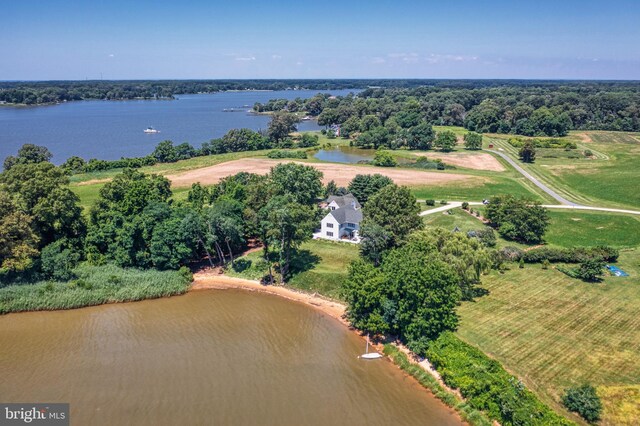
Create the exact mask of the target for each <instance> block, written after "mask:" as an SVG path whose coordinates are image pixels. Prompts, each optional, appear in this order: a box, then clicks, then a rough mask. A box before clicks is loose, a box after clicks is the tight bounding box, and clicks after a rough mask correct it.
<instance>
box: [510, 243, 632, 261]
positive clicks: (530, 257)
mask: <svg viewBox="0 0 640 426" xmlns="http://www.w3.org/2000/svg"><path fill="white" fill-rule="evenodd" d="M619 254H620V252H619V251H618V250H617V249H615V248H613V247H609V246H597V247H572V248H555V247H546V246H545V247H538V248H535V249H532V250H529V251H527V252H525V253H523V258H524V261H525V262H526V263H542V262H544V261H545V260H547V261H548V262H551V263H582V262H586V261H587V260H590V259H595V260H599V261H602V262H615V261H616V260H617V259H618V256H619Z"/></svg>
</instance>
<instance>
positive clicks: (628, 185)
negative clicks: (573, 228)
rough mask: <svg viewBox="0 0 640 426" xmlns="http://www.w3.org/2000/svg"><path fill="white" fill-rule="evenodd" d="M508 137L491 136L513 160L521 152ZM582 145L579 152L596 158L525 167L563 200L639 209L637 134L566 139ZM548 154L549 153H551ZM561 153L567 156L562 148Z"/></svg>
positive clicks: (543, 159)
mask: <svg viewBox="0 0 640 426" xmlns="http://www.w3.org/2000/svg"><path fill="white" fill-rule="evenodd" d="M508 138H509V136H507V135H490V136H489V137H488V138H486V139H488V141H491V142H492V143H494V144H495V145H496V147H498V148H502V149H503V150H504V152H505V153H506V154H508V155H510V156H511V157H512V158H514V159H515V158H517V156H518V150H517V148H514V147H512V146H511V145H509V143H508V142H507V141H506V140H507V139H508ZM562 139H563V140H566V141H572V142H576V143H577V144H578V149H577V150H576V151H577V152H583V151H584V150H587V149H588V150H591V151H592V152H593V154H594V158H586V157H581V158H566V155H558V158H547V157H538V158H537V159H536V162H535V163H534V164H524V165H523V167H524V168H525V169H526V170H527V171H528V172H529V173H531V174H532V175H534V176H535V177H536V178H538V179H540V180H541V181H542V182H543V183H545V184H546V185H548V186H550V187H552V188H553V189H555V190H556V191H557V192H559V193H560V195H562V196H563V197H566V198H568V199H570V200H572V201H575V202H577V203H581V204H585V205H602V206H609V207H623V208H625V207H626V208H639V207H640V191H637V189H636V186H637V182H638V179H639V178H640V140H639V139H638V134H637V133H625V132H604V131H590V132H572V133H571V134H570V135H569V136H567V137H565V138H562ZM547 151H548V150H547ZM558 152H559V154H565V151H563V150H562V149H560V150H558Z"/></svg>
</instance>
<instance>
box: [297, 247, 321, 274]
mask: <svg viewBox="0 0 640 426" xmlns="http://www.w3.org/2000/svg"><path fill="white" fill-rule="evenodd" d="M320 260H322V259H320V256H318V255H317V254H314V253H311V252H310V251H309V250H296V251H295V252H294V253H293V255H292V256H291V267H290V271H291V275H296V274H300V273H302V272H306V271H309V270H311V269H313V268H315V267H316V265H317V264H318V263H320Z"/></svg>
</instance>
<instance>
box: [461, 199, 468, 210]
mask: <svg viewBox="0 0 640 426" xmlns="http://www.w3.org/2000/svg"><path fill="white" fill-rule="evenodd" d="M462 210H469V203H467V202H466V201H465V202H464V203H462Z"/></svg>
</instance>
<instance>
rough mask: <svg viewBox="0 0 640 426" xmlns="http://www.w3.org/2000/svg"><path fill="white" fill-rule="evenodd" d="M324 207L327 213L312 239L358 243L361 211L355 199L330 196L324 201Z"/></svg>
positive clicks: (350, 195) (348, 196) (345, 196)
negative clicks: (318, 230) (327, 210)
mask: <svg viewBox="0 0 640 426" xmlns="http://www.w3.org/2000/svg"><path fill="white" fill-rule="evenodd" d="M326 207H327V208H328V209H329V213H327V215H326V216H325V217H324V218H323V219H322V221H321V222H320V232H317V233H315V234H314V235H313V237H314V238H324V239H327V240H334V241H340V240H342V241H349V242H353V243H359V242H360V236H359V234H358V232H359V231H360V222H361V221H362V210H361V206H360V203H359V202H358V200H357V199H356V197H354V196H353V195H352V194H346V195H341V196H338V195H331V196H329V198H327V200H326Z"/></svg>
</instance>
